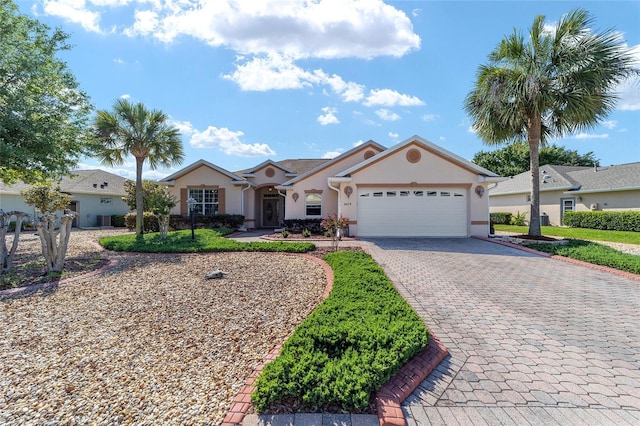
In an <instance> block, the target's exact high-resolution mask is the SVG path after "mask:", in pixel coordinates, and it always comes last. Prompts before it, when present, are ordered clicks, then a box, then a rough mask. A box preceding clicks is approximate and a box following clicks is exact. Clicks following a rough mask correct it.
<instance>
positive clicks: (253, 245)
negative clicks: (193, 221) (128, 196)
mask: <svg viewBox="0 0 640 426" xmlns="http://www.w3.org/2000/svg"><path fill="white" fill-rule="evenodd" d="M232 232H233V230H231V229H227V228H224V229H215V230H214V229H196V230H195V239H194V240H192V239H191V231H190V230H186V231H174V232H169V234H168V235H167V238H166V239H165V240H162V239H160V234H159V233H151V234H144V235H143V240H142V241H139V240H137V239H136V236H135V234H127V235H118V236H114V237H104V238H100V240H99V243H100V245H101V246H102V247H104V248H106V249H109V250H115V251H130V252H141V253H199V252H223V251H224V252H227V251H264V252H289V253H306V252H308V251H312V250H314V249H315V245H314V244H313V243H306V242H281V241H276V242H262V241H256V242H246V243H243V242H239V241H235V240H230V239H228V238H224V236H225V235H229V234H230V233H232Z"/></svg>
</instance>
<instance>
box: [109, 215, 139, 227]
mask: <svg viewBox="0 0 640 426" xmlns="http://www.w3.org/2000/svg"><path fill="white" fill-rule="evenodd" d="M111 226H114V227H116V228H124V227H125V221H124V215H123V214H113V215H111ZM133 227H134V228H135V221H134V224H133Z"/></svg>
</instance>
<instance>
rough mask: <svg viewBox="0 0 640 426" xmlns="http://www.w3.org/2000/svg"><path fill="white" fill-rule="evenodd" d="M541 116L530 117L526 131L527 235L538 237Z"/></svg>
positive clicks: (539, 231)
mask: <svg viewBox="0 0 640 426" xmlns="http://www.w3.org/2000/svg"><path fill="white" fill-rule="evenodd" d="M541 133H542V118H541V117H530V118H529V129H528V131H527V135H528V142H529V169H530V170H531V213H530V216H529V235H530V236H532V237H539V236H541V235H542V231H541V229H540V163H539V160H540V158H539V156H540V136H541Z"/></svg>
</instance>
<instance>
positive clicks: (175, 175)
mask: <svg viewBox="0 0 640 426" xmlns="http://www.w3.org/2000/svg"><path fill="white" fill-rule="evenodd" d="M201 166H206V167H209V168H210V169H213V170H215V171H217V172H218V173H220V174H223V175H225V176H227V177H228V178H229V179H231V180H232V181H235V182H246V181H245V180H244V179H242V178H241V177H240V176H238V175H236V174H234V173H231V172H230V171H229V170H225V169H223V168H222V167H219V166H216V165H215V164H213V163H210V162H208V161H206V160H198V161H196V162H195V163H191V164H190V165H188V166H187V167H185V168H183V169H180V170H178V171H177V172H175V173H173V174H171V175H169V176H167V177H164V178H162V179H160V180H159V181H158V183H164V184H168V185H171V184H172V182H173V181H174V180H176V179H178V178H179V177H182V176H184V175H186V174H187V173H189V172H191V171H193V170H195V169H197V168H198V167H201ZM247 183H249V182H247Z"/></svg>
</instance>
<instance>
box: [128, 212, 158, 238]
mask: <svg viewBox="0 0 640 426" xmlns="http://www.w3.org/2000/svg"><path fill="white" fill-rule="evenodd" d="M142 218H143V225H142V229H143V231H142V232H144V233H149V232H158V231H159V230H160V228H159V226H158V219H156V217H155V215H154V214H153V213H151V212H144V215H143V216H142ZM124 221H125V223H126V225H127V229H128V230H129V231H135V230H136V212H131V213H127V214H126V215H124Z"/></svg>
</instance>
